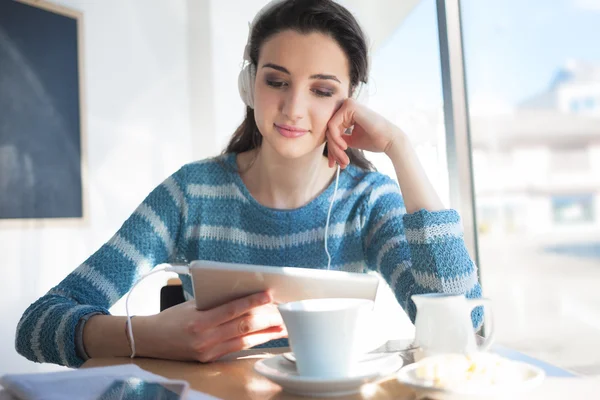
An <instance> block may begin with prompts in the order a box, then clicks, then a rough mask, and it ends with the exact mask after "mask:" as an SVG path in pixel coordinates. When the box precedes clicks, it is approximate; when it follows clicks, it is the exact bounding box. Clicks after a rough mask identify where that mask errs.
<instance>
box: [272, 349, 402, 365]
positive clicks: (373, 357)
mask: <svg viewBox="0 0 600 400" xmlns="http://www.w3.org/2000/svg"><path fill="white" fill-rule="evenodd" d="M390 354H392V353H366V354H363V355H362V356H361V358H360V360H359V362H361V363H364V362H367V361H374V360H379V359H381V358H389V357H390ZM396 355H397V356H399V355H400V353H396ZM282 356H283V357H284V358H285V359H286V360H288V361H291V362H293V363H295V362H296V356H295V355H294V353H292V352H291V351H290V352H287V353H283V354H282Z"/></svg>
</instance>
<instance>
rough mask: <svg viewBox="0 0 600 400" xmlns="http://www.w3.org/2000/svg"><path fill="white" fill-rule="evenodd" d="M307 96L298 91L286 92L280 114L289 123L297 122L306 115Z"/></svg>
mask: <svg viewBox="0 0 600 400" xmlns="http://www.w3.org/2000/svg"><path fill="white" fill-rule="evenodd" d="M308 100H309V99H308V95H306V94H305V93H302V91H300V90H288V91H287V93H286V94H285V96H284V98H283V105H282V110H281V111H282V113H283V114H284V115H285V116H286V117H287V118H289V119H290V120H291V121H297V120H300V119H302V118H304V116H305V115H306V113H307V108H308Z"/></svg>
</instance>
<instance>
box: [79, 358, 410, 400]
mask: <svg viewBox="0 0 600 400" xmlns="http://www.w3.org/2000/svg"><path fill="white" fill-rule="evenodd" d="M287 350H288V349H287V348H286V349H269V350H268V352H264V350H263V351H253V352H250V353H245V354H246V355H244V356H237V357H230V358H229V359H227V360H224V361H219V362H215V363H210V364H199V363H194V362H189V363H188V362H180V361H166V360H154V359H149V358H135V359H133V360H132V359H130V358H125V357H122V358H96V359H90V360H88V361H87V362H86V363H85V364H84V365H83V368H91V367H105V366H110V365H123V364H135V365H137V366H139V367H140V368H142V369H144V370H146V371H149V372H152V373H154V374H157V375H162V376H164V377H166V378H169V379H183V380H186V381H187V382H189V384H190V387H191V388H192V389H194V390H197V391H199V392H203V393H207V394H210V395H211V396H215V397H218V398H220V399H224V400H228V399H232V400H244V399H249V400H259V399H260V400H263V399H264V400H292V399H293V400H306V399H308V398H307V397H300V396H295V395H291V394H288V393H286V392H283V391H282V390H281V387H280V386H278V385H276V384H274V383H272V382H271V381H269V380H268V379H266V378H263V377H262V376H261V375H259V374H257V373H256V372H254V369H253V365H254V363H255V362H256V361H258V360H259V359H261V358H265V357H272V356H273V355H275V354H280V353H283V352H284V351H287ZM413 398H414V391H413V390H411V389H409V388H407V387H406V386H403V385H401V384H400V383H399V382H398V381H396V379H395V378H394V377H393V376H390V377H388V378H387V379H383V380H381V381H378V382H376V383H373V384H367V385H364V386H363V388H362V392H361V394H356V395H354V396H348V397H345V399H351V400H359V399H361V400H362V399H368V400H392V399H395V400H413ZM310 399H315V397H311V398H310ZM328 399H331V398H328Z"/></svg>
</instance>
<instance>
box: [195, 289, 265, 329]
mask: <svg viewBox="0 0 600 400" xmlns="http://www.w3.org/2000/svg"><path fill="white" fill-rule="evenodd" d="M272 301H273V296H272V295H271V293H269V292H260V293H255V294H252V295H250V296H246V297H242V298H241V299H237V300H233V301H231V302H229V303H226V304H223V305H221V306H218V307H215V308H213V309H211V310H207V311H205V312H204V315H203V322H204V323H205V324H207V325H208V326H218V325H221V324H223V323H225V322H227V321H231V320H233V319H235V318H237V317H239V316H241V315H244V314H246V313H247V312H249V311H250V310H252V309H254V308H256V307H260V306H262V305H265V304H269V303H270V302H272Z"/></svg>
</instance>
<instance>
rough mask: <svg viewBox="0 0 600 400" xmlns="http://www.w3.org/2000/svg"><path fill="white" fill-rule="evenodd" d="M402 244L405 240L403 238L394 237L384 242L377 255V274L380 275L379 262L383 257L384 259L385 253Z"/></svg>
mask: <svg viewBox="0 0 600 400" xmlns="http://www.w3.org/2000/svg"><path fill="white" fill-rule="evenodd" d="M404 243H406V238H405V237H404V236H396V237H393V238H391V239H388V241H387V242H385V244H384V245H383V246H382V247H381V249H380V250H379V253H378V254H377V272H379V273H381V261H382V260H383V257H385V255H386V254H387V252H388V251H390V250H392V249H393V248H396V247H400V246H401V245H402V244H404ZM367 251H368V250H367Z"/></svg>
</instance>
